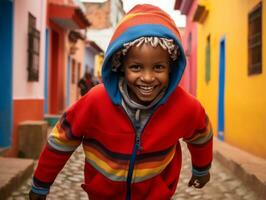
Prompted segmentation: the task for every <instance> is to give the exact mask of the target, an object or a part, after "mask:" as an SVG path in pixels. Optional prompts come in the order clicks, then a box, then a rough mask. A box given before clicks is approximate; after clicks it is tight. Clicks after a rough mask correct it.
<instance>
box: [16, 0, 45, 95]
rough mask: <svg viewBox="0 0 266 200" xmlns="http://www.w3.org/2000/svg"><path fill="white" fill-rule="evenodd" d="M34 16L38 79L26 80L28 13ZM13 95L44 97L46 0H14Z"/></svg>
mask: <svg viewBox="0 0 266 200" xmlns="http://www.w3.org/2000/svg"><path fill="white" fill-rule="evenodd" d="M29 12H30V13H31V14H32V15H34V16H35V17H36V27H37V29H38V30H39V31H40V39H41V40H40V57H39V58H40V61H39V63H40V66H39V81H38V82H28V81H27V73H28V71H27V58H28V55H27V48H28V13H29ZM13 26H14V29H13V30H14V33H13V34H14V41H13V97H14V99H43V98H44V63H45V62H44V58H45V57H44V53H45V27H46V0H41V1H39V0H37V1H36V0H14V23H13Z"/></svg>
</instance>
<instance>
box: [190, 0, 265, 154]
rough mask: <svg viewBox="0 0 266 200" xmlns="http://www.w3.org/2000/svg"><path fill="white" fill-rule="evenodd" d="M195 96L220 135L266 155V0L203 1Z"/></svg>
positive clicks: (198, 12) (199, 14)
mask: <svg viewBox="0 0 266 200" xmlns="http://www.w3.org/2000/svg"><path fill="white" fill-rule="evenodd" d="M193 21H196V22H198V25H197V32H198V33H197V35H198V36H197V37H198V38H197V41H198V42H197V43H198V44H197V97H198V98H199V99H200V101H201V102H202V104H203V105H204V107H205V108H206V111H207V113H208V114H209V116H210V118H211V120H212V123H213V128H214V131H215V133H217V137H218V138H219V139H220V140H222V141H225V142H226V143H229V144H231V145H233V146H235V147H238V148H240V149H242V150H245V151H247V152H249V153H252V154H253V155H257V156H260V157H262V158H266V146H265V144H264V143H265V142H264V141H265V139H266V136H265V132H266V124H265V122H266V106H265V105H266V93H265V92H264V91H265V88H264V87H265V84H266V74H265V69H264V67H265V65H266V63H265V62H266V60H265V55H266V54H265V51H266V46H265V44H266V37H265V34H263V33H265V31H266V0H249V1H248V0H244V1H243V0H234V1H230V0H224V1H211V0H199V1H198V2H197V8H196V10H195V11H194V14H193Z"/></svg>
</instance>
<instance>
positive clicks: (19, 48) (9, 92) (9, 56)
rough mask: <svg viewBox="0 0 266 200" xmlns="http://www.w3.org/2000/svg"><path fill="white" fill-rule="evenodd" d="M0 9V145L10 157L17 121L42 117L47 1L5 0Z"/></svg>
mask: <svg viewBox="0 0 266 200" xmlns="http://www.w3.org/2000/svg"><path fill="white" fill-rule="evenodd" d="M0 12H1V20H0V27H1V30H3V31H1V36H0V42H1V44H2V45H1V47H0V53H1V58H2V59H1V63H2V64H1V69H0V70H1V73H0V89H1V92H2V95H1V98H0V110H1V111H0V113H1V114H0V115H1V116H0V148H2V149H3V148H4V149H6V152H5V154H6V155H12V156H13V155H16V152H17V146H18V139H19V137H18V124H19V123H20V122H22V121H25V120H42V119H43V113H44V98H43V96H44V90H43V88H44V63H45V56H44V55H45V45H44V43H45V40H44V37H42V36H43V35H44V34H45V26H46V21H45V18H46V1H34V0H25V1H19V0H14V1H10V0H4V1H1V2H0Z"/></svg>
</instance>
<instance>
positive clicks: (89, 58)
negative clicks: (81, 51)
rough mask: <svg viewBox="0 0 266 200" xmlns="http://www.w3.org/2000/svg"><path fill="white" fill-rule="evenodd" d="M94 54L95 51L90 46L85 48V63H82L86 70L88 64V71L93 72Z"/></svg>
mask: <svg viewBox="0 0 266 200" xmlns="http://www.w3.org/2000/svg"><path fill="white" fill-rule="evenodd" d="M95 54H96V52H94V51H93V50H92V49H91V48H86V51H85V63H84V68H85V70H86V66H88V67H89V70H90V72H93V70H94V61H95Z"/></svg>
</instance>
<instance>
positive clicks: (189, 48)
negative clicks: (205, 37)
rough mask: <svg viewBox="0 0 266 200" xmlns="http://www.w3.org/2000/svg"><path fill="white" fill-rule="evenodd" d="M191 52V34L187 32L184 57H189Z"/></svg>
mask: <svg viewBox="0 0 266 200" xmlns="http://www.w3.org/2000/svg"><path fill="white" fill-rule="evenodd" d="M191 51H192V33H191V32H189V34H188V38H187V51H186V55H187V56H190V55H191Z"/></svg>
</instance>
